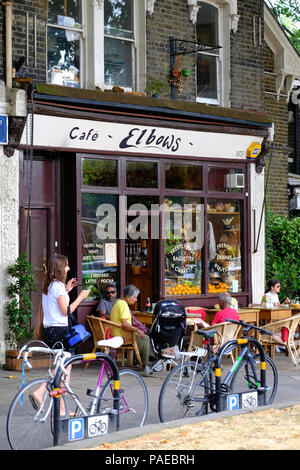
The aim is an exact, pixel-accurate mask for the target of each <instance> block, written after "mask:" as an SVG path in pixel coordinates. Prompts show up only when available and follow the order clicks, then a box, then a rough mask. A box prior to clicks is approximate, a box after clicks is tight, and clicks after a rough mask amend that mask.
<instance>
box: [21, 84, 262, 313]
mask: <svg viewBox="0 0 300 470" xmlns="http://www.w3.org/2000/svg"><path fill="white" fill-rule="evenodd" d="M52 88H53V87H48V88H47V87H46V86H45V85H44V86H43V93H42V92H41V91H39V89H37V93H35V95H34V106H33V109H34V113H33V132H32V135H33V142H32V149H33V155H32V156H31V157H32V158H31V162H30V164H31V165H33V170H32V175H33V176H32V178H33V179H32V187H33V188H35V187H36V186H35V185H36V184H37V180H36V178H38V175H39V174H41V173H39V172H38V171H35V166H34V165H35V164H36V162H39V163H38V165H39V167H40V165H43V163H42V162H43V160H45V161H49V159H50V160H51V159H52V160H53V161H55V164H54V167H55V171H54V170H53V168H52V170H51V171H52V173H51V171H50V172H48V173H45V172H44V173H42V174H43V175H44V179H43V178H41V177H40V179H39V181H38V185H39V188H40V186H41V185H43V184H44V185H47V184H49V180H48V183H47V177H46V176H45V175H47V174H48V178H49V177H50V176H49V175H50V173H51V175H52V176H53V175H55V176H54V178H53V179H54V182H55V181H56V182H57V181H59V184H57V186H56V192H58V196H57V195H56V197H55V198H54V199H55V200H56V201H57V205H58V206H59V207H58V208H55V209H54V212H53V211H52V215H53V218H54V219H55V221H56V222H55V229H54V231H55V234H53V236H50V238H49V240H48V242H47V243H48V245H47V246H48V248H47V250H48V252H49V253H51V252H53V251H57V252H64V253H66V254H67V255H68V257H69V261H70V266H71V270H72V275H74V276H76V277H77V278H78V279H79V280H80V284H81V285H82V287H81V286H80V287H79V289H81V288H86V287H87V286H92V290H91V294H90V297H89V299H88V300H87V302H85V304H84V305H82V306H80V307H79V308H78V317H79V320H80V319H81V318H82V319H83V318H84V316H85V315H86V314H87V313H90V312H91V311H92V310H93V309H94V308H95V306H96V305H97V303H98V301H99V297H100V296H101V292H103V289H104V288H105V285H107V283H109V282H111V281H116V282H117V285H118V289H119V292H122V289H123V287H124V286H125V285H127V284H134V285H136V286H137V287H138V288H139V289H140V291H141V295H140V296H139V299H138V302H137V304H136V306H135V308H134V309H135V310H144V309H145V304H146V299H147V297H149V298H150V299H151V302H152V303H155V302H157V301H158V300H159V299H160V298H163V297H167V298H168V297H169V298H174V297H175V298H178V299H179V300H180V301H181V302H182V304H183V305H185V306H188V305H201V306H204V307H205V306H211V305H214V304H215V303H217V297H218V294H219V293H220V292H224V291H227V290H228V291H229V292H230V293H232V295H234V297H236V298H237V299H238V301H239V304H240V305H241V306H245V305H248V303H249V302H251V301H253V292H252V285H253V274H252V270H253V246H254V242H255V237H256V235H257V232H256V233H253V224H254V225H258V222H259V218H258V217H259V215H260V211H261V209H262V204H263V173H262V174H258V173H257V172H256V171H255V164H254V160H253V159H249V158H247V150H248V149H249V148H251V146H252V145H253V143H255V144H256V145H258V146H261V145H263V143H264V140H265V139H266V138H267V136H268V127H269V125H270V124H269V123H268V121H267V119H266V116H264V115H263V114H259V113H251V112H248V113H245V112H242V111H239V112H238V111H235V110H226V112H225V111H224V110H222V108H214V110H215V111H214V114H208V112H207V111H206V110H208V109H209V111H210V112H211V107H205V108H204V109H205V111H206V113H205V114H204V113H203V107H201V105H193V106H190V107H186V103H184V104H180V103H178V102H176V107H172V104H170V103H171V102H168V103H169V104H168V103H163V104H160V103H159V104H157V101H159V100H153V99H151V98H150V99H148V98H141V97H131V96H127V97H125V96H124V97H119V96H117V97H114V98H113V99H111V98H110V100H109V99H108V94H107V93H99V94H97V100H95V95H93V99H90V100H87V99H86V97H83V96H81V95H80V90H71V91H70V90H68V93H73V94H74V95H72V97H71V98H70V97H69V96H68V97H64V96H57V94H54V93H51V92H53V90H52ZM45 90H49V91H47V93H45ZM85 91H87V90H85ZM81 92H82V91H81ZM109 95H111V94H109ZM184 105H185V106H184ZM216 112H218V115H217V114H216ZM31 117H32V116H31ZM28 126H29V119H28V120H27V124H26V126H25V128H24V131H23V136H22V139H21V144H20V148H21V149H23V150H24V152H23V154H24V157H23V158H24V160H23V168H25V167H26V165H27V166H28V165H29V159H28V156H27V161H26V156H25V154H26V149H27V153H28V147H29V146H28V137H27V136H28ZM26 139H27V140H26ZM21 153H22V152H21ZM248 156H249V155H248ZM36 165H37V164H36ZM25 173H26V171H25V170H24V175H25ZM24 175H23V176H24ZM255 185H257V187H256V186H255ZM252 186H254V191H255V195H254V196H252V195H251V192H252V191H253V187H252ZM257 188H260V189H259V190H258V189H257ZM34 191H35V189H33V192H32V195H31V207H30V208H29V209H30V211H31V212H30V213H32V211H33V210H34V209H35V208H40V206H41V201H39V204H38V203H37V202H36V198H37V196H35V195H34ZM42 192H43V191H42V190H41V189H39V195H40V194H42ZM54 192H55V191H54ZM39 197H40V196H39ZM37 199H38V198H37ZM20 201H21V204H20V205H21V214H25V215H24V217H23V219H22V220H21V222H22V223H21V230H22V227H25V226H26V221H27V219H26V217H27V216H26V214H28V213H29V212H26V207H27V206H28V198H27V197H26V194H25V192H24V194H23V197H21V198H20ZM27 209H28V207H27ZM255 213H256V219H255V220H254V219H253V214H255ZM54 214H55V215H54ZM51 223H52V224H53V223H54V222H53V220H52V222H51V220H50V222H49V224H50V225H49V224H48V225H47V226H48V227H49V230H50V231H51ZM21 238H22V237H21ZM261 242H263V237H262V239H261V241H260V243H261ZM45 243H46V242H45ZM259 246H260V247H261V244H260V245H259ZM260 250H261V248H260ZM44 252H45V250H44ZM256 254H258V256H259V259H260V262H261V260H263V257H264V253H263V252H262V251H260V252H259V253H256ZM43 261H44V262H45V261H46V260H45V257H44V258H43ZM254 264H255V260H254ZM75 270H76V272H75ZM256 277H257V276H256ZM259 277H260V278H261V280H260V279H259V282H260V283H261V282H262V283H263V273H259V274H258V278H259Z"/></svg>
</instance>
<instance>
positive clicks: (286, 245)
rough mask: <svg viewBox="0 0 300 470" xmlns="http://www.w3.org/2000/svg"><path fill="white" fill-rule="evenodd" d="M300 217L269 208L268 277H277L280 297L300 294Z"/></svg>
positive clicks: (267, 215)
mask: <svg viewBox="0 0 300 470" xmlns="http://www.w3.org/2000/svg"><path fill="white" fill-rule="evenodd" d="M299 273H300V217H295V218H293V219H288V218H287V217H284V216H275V215H274V214H272V212H270V210H268V209H267V211H266V279H267V280H268V279H272V278H275V279H278V280H279V281H280V284H281V290H280V297H281V299H280V300H284V299H285V298H286V297H289V298H290V299H293V298H295V297H298V296H299V294H300V276H299Z"/></svg>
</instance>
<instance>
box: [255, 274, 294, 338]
mask: <svg viewBox="0 0 300 470" xmlns="http://www.w3.org/2000/svg"><path fill="white" fill-rule="evenodd" d="M280 287H281V286H280V281H279V280H278V279H270V280H269V281H268V292H266V294H265V295H264V296H263V298H262V300H261V305H262V306H263V307H264V304H265V303H267V304H270V305H272V306H273V307H279V306H280V301H279V297H278V294H279V292H280ZM290 302H291V301H290V299H289V298H288V297H287V298H286V299H285V301H284V302H283V304H289V303H290ZM271 308H272V307H271ZM288 335H289V330H288V329H287V328H285V327H283V328H282V329H281V336H280V335H278V334H276V333H274V334H273V335H272V337H273V339H274V340H275V341H276V342H277V343H279V344H282V345H283V346H285V343H286V341H287V339H288Z"/></svg>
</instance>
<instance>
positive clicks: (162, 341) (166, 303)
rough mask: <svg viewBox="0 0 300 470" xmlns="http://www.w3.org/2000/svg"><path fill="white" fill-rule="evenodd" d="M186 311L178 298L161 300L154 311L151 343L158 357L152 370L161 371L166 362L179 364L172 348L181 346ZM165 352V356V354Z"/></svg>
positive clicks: (150, 334) (150, 335)
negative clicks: (175, 359)
mask: <svg viewBox="0 0 300 470" xmlns="http://www.w3.org/2000/svg"><path fill="white" fill-rule="evenodd" d="M185 327H186V313H185V309H184V307H183V306H182V305H181V304H180V303H179V302H178V300H174V299H173V300H172V299H170V300H169V299H168V300H160V301H159V302H157V304H156V305H155V308H154V312H153V322H152V326H151V329H150V333H149V337H150V343H151V346H152V349H153V352H154V354H155V357H156V358H157V359H158V361H157V362H155V363H154V364H153V365H152V367H151V372H153V371H156V372H160V371H161V370H163V368H164V363H169V364H170V363H171V364H174V365H177V364H176V362H175V361H174V354H173V357H172V348H174V347H175V349H176V347H177V348H178V347H179V348H180V347H181V343H182V340H183V337H184V334H185ZM164 354H165V356H164Z"/></svg>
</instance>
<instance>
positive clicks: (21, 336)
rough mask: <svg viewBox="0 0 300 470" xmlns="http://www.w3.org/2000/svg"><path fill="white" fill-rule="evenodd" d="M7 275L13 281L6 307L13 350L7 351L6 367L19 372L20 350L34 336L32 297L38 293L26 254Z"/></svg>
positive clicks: (10, 268)
mask: <svg viewBox="0 0 300 470" xmlns="http://www.w3.org/2000/svg"><path fill="white" fill-rule="evenodd" d="M7 273H8V274H9V275H10V276H11V277H12V281H11V282H10V283H9V284H8V286H7V295H8V299H9V300H8V301H7V303H6V306H5V313H6V315H7V318H8V323H7V333H6V335H5V339H6V341H7V342H8V345H9V347H10V348H12V349H9V350H7V351H6V366H7V368H9V369H10V370H19V365H17V364H16V356H17V355H18V349H20V347H21V346H22V345H23V344H25V343H26V342H27V341H28V340H30V339H31V338H32V336H33V329H32V328H31V318H32V301H31V298H30V295H31V292H32V291H36V287H35V282H34V281H35V279H34V271H33V269H32V267H31V264H30V263H29V262H28V261H27V259H26V253H21V254H20V256H19V257H18V258H17V260H16V262H15V263H14V264H12V265H11V266H8V268H7ZM16 367H17V369H16Z"/></svg>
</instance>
